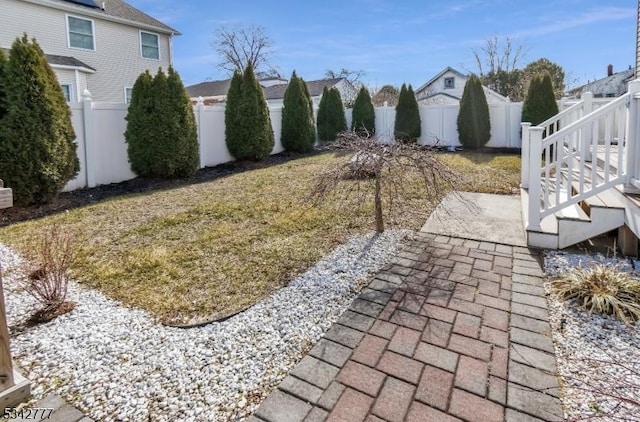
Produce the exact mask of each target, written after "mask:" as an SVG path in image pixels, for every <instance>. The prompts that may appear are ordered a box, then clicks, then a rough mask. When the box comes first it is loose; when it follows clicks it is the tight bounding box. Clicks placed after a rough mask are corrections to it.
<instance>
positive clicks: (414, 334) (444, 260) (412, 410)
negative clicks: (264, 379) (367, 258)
mask: <svg viewBox="0 0 640 422" xmlns="http://www.w3.org/2000/svg"><path fill="white" fill-rule="evenodd" d="M542 276H543V273H542V270H541V268H540V263H539V256H538V255H537V254H536V253H535V252H533V251H530V250H529V249H527V248H524V247H519V246H508V245H503V244H499V243H491V242H482V241H477V240H465V239H462V238H457V237H449V236H442V235H436V234H428V233H419V234H418V235H417V238H416V240H414V241H410V242H407V243H406V245H405V246H404V248H403V250H402V251H401V252H400V253H399V254H398V255H397V257H396V258H395V260H394V262H393V263H392V264H391V265H389V266H388V267H386V268H385V269H384V270H383V271H381V272H379V273H378V274H377V276H376V277H375V279H374V280H373V281H372V282H371V283H370V284H369V286H368V287H367V288H365V289H364V290H363V291H362V293H361V294H360V296H359V297H358V298H357V299H356V300H355V301H354V302H353V304H352V305H351V306H350V308H349V309H348V310H347V311H346V312H345V313H344V315H343V316H342V317H341V319H340V320H339V321H338V322H337V323H336V324H334V325H333V326H332V327H331V328H330V329H329V331H328V332H327V333H326V335H325V336H324V338H323V339H321V340H320V341H319V342H318V343H317V344H316V346H315V347H314V348H313V349H312V350H311V351H310V352H309V354H308V356H306V357H305V358H304V359H303V360H302V361H301V362H300V363H299V364H298V365H297V366H296V367H295V368H294V369H293V370H292V371H291V373H290V374H289V375H288V376H287V378H285V379H284V381H283V382H282V383H281V384H280V386H279V387H278V389H277V390H276V391H274V392H273V393H272V394H271V395H270V396H269V397H268V398H267V399H266V400H265V401H264V402H263V403H262V405H261V406H260V407H259V408H258V410H257V411H256V412H255V414H254V415H253V416H251V417H250V418H249V421H251V422H257V421H268V422H290V421H291V422H293V421H309V422H311V421H348V422H358V421H370V422H375V421H411V422H417V421H438V422H440V421H442V422H447V421H459V420H464V421H482V422H488V421H504V420H506V421H513V422H516V421H517V422H528V421H539V420H544V421H559V420H562V415H563V413H562V409H561V406H560V400H559V399H558V383H557V378H556V376H555V373H556V365H555V356H554V346H553V343H552V341H551V337H550V335H551V334H550V332H551V327H550V326H549V323H548V313H547V302H546V298H545V296H544V289H543V287H542V278H541V277H542Z"/></svg>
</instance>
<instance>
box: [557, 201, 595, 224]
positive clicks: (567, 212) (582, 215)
mask: <svg viewBox="0 0 640 422" xmlns="http://www.w3.org/2000/svg"><path fill="white" fill-rule="evenodd" d="M556 218H558V219H564V220H578V221H585V222H589V221H591V219H590V218H589V216H588V215H587V213H586V212H584V210H583V209H582V208H581V207H580V206H578V205H577V204H574V205H570V206H568V207H566V208H563V209H561V210H560V211H558V212H557V213H556Z"/></svg>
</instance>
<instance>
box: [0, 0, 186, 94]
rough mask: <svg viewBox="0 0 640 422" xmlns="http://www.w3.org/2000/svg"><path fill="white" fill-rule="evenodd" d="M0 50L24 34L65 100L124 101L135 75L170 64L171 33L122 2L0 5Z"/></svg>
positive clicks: (7, 1)
mask: <svg viewBox="0 0 640 422" xmlns="http://www.w3.org/2000/svg"><path fill="white" fill-rule="evenodd" d="M0 11H1V12H0V47H3V48H5V49H7V48H9V47H11V44H12V43H13V41H14V40H15V39H16V38H17V37H20V36H22V34H23V33H26V34H27V35H28V37H29V38H35V39H36V41H37V42H38V44H39V45H40V47H41V48H42V50H43V51H44V52H45V54H46V55H47V60H48V62H49V64H50V65H51V67H52V68H53V70H54V71H55V72H56V75H57V77H58V81H59V82H60V84H61V85H62V88H63V91H64V93H65V95H66V96H67V99H68V100H69V101H81V100H82V94H83V92H84V90H85V89H88V90H89V91H90V92H91V94H92V96H93V99H94V100H95V101H109V102H124V101H128V100H129V98H130V95H131V89H132V87H133V84H134V82H135V81H136V79H137V78H138V76H139V75H140V74H141V73H142V72H144V71H145V70H149V71H150V72H152V73H155V72H156V71H157V70H158V68H159V67H162V68H163V69H165V70H166V69H167V68H168V67H169V65H170V64H172V62H173V57H172V55H173V52H172V37H173V36H174V35H179V32H178V31H176V30H175V29H173V28H171V27H169V26H167V25H165V24H164V23H162V22H160V21H158V20H156V19H154V18H152V17H151V16H149V15H147V14H145V13H143V12H141V11H140V10H138V9H136V8H134V7H133V6H131V5H129V4H127V3H125V2H124V1H122V0H96V1H94V0H0Z"/></svg>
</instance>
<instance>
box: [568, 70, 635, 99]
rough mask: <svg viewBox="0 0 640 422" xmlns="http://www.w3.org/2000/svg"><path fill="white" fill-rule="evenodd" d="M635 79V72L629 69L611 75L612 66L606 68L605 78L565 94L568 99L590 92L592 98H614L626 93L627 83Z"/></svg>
mask: <svg viewBox="0 0 640 422" xmlns="http://www.w3.org/2000/svg"><path fill="white" fill-rule="evenodd" d="M634 79H635V70H634V69H632V68H631V67H629V69H627V70H623V71H622V72H617V73H613V65H609V66H607V76H606V77H604V78H602V79H598V80H595V81H593V82H588V83H586V84H584V85H582V86H579V87H577V88H574V89H572V90H570V91H568V92H567V96H568V97H569V98H580V97H581V96H582V94H583V93H585V92H591V93H592V94H593V97H594V98H615V97H619V96H621V95H622V94H624V93H626V92H627V88H628V85H629V82H630V81H632V80H634Z"/></svg>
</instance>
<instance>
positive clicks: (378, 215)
mask: <svg viewBox="0 0 640 422" xmlns="http://www.w3.org/2000/svg"><path fill="white" fill-rule="evenodd" d="M329 148H330V149H332V150H334V151H338V152H347V153H351V154H353V155H352V157H351V159H350V160H348V161H346V162H342V163H340V164H339V165H338V166H336V167H335V168H333V169H330V170H328V171H326V172H324V173H322V174H320V175H319V176H318V177H317V178H316V183H315V186H314V188H313V190H312V192H311V194H310V196H309V198H310V200H311V201H312V202H313V203H314V204H316V205H317V204H318V203H320V202H321V201H323V200H324V199H325V198H327V196H328V195H329V194H330V193H331V192H333V191H339V192H340V193H341V194H342V196H343V198H344V199H349V200H352V201H355V203H357V204H358V205H359V206H360V207H362V206H364V205H365V204H367V203H370V202H369V201H371V200H372V201H373V205H374V210H375V220H376V231H378V232H382V231H384V216H383V211H384V208H386V210H387V213H388V214H393V212H394V209H395V208H396V207H395V206H396V205H397V204H399V203H401V202H404V201H408V200H410V199H411V198H415V197H416V196H418V195H419V196H420V197H421V198H424V199H427V200H428V201H430V202H433V203H435V202H437V201H439V200H440V199H441V198H442V195H443V193H444V192H446V191H449V190H452V189H453V188H454V186H455V182H457V181H458V178H459V177H458V175H456V174H455V173H454V172H453V171H451V170H450V169H449V168H448V167H446V166H445V165H444V164H442V163H441V162H440V160H438V158H437V157H436V155H435V149H434V148H433V147H430V146H424V145H418V144H413V143H402V142H398V141H392V142H382V141H380V140H378V139H377V138H375V137H366V136H361V135H358V134H357V133H355V132H343V133H342V134H340V136H339V138H338V140H337V141H336V142H335V143H333V144H331V146H330V147H329ZM418 188H421V189H420V192H419V193H418V192H416V189H418Z"/></svg>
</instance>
